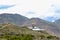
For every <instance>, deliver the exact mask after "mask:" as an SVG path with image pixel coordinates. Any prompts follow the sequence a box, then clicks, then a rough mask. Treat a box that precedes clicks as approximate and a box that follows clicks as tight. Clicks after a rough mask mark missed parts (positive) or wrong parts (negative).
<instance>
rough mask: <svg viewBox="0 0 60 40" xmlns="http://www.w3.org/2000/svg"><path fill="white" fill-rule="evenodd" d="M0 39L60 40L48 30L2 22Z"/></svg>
mask: <svg viewBox="0 0 60 40" xmlns="http://www.w3.org/2000/svg"><path fill="white" fill-rule="evenodd" d="M0 40H60V38H59V37H56V36H52V35H50V34H48V33H46V31H40V32H38V31H33V30H30V29H28V28H27V27H19V26H16V25H13V24H0Z"/></svg>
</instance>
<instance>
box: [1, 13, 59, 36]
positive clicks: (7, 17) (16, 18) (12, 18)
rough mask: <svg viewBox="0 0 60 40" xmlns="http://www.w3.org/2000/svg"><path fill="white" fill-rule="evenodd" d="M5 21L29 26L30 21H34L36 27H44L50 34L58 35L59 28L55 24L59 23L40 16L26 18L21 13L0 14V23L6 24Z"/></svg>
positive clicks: (30, 24)
mask: <svg viewBox="0 0 60 40" xmlns="http://www.w3.org/2000/svg"><path fill="white" fill-rule="evenodd" d="M7 23H11V24H15V25H17V26H21V25H24V26H27V27H30V26H32V23H34V25H35V26H36V27H39V28H42V29H45V30H46V31H47V32H48V33H49V34H52V35H56V36H59V37H60V29H59V27H58V26H57V24H59V23H60V22H59V23H58V22H55V23H56V24H55V23H52V22H48V21H45V20H42V19H40V18H31V19H29V18H27V17H24V16H22V15H19V14H7V13H4V14H0V24H7Z"/></svg>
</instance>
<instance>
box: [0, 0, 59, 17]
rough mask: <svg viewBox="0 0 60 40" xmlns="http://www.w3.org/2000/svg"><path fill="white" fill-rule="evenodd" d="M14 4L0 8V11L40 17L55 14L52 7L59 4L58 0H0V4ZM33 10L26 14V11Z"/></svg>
mask: <svg viewBox="0 0 60 40" xmlns="http://www.w3.org/2000/svg"><path fill="white" fill-rule="evenodd" d="M2 4H5V5H11V4H16V6H14V7H12V8H9V9H6V10H0V13H13V14H14V13H18V14H21V15H24V16H26V17H29V18H31V17H40V18H45V17H47V16H55V13H54V9H55V6H56V5H60V0H0V5H2ZM29 11H30V12H34V14H29V13H28V14H27V12H29Z"/></svg>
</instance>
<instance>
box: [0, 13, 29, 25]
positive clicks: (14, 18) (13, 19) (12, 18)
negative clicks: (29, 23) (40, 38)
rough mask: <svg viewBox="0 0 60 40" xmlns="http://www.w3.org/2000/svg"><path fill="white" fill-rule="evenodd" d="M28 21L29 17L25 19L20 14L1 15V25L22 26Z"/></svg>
mask: <svg viewBox="0 0 60 40" xmlns="http://www.w3.org/2000/svg"><path fill="white" fill-rule="evenodd" d="M26 20H28V18H27V17H24V16H22V15H19V14H9V13H3V14H0V24H7V23H11V24H15V25H22V24H23V23H24V22H25V21H26Z"/></svg>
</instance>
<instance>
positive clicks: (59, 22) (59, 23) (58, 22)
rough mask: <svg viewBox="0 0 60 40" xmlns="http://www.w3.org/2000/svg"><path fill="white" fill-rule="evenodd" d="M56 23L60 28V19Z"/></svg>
mask: <svg viewBox="0 0 60 40" xmlns="http://www.w3.org/2000/svg"><path fill="white" fill-rule="evenodd" d="M54 24H55V25H57V26H58V27H59V29H60V19H58V20H56V21H55V22H54Z"/></svg>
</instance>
